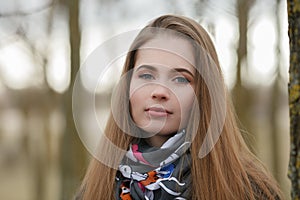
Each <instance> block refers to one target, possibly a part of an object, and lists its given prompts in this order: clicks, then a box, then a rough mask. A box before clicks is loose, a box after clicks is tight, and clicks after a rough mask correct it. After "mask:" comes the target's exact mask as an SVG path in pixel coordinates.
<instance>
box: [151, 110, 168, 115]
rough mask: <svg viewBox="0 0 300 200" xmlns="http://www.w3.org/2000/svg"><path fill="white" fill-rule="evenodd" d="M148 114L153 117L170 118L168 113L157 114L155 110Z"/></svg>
mask: <svg viewBox="0 0 300 200" xmlns="http://www.w3.org/2000/svg"><path fill="white" fill-rule="evenodd" d="M147 112H148V114H149V115H150V116H151V117H167V116H168V113H167V112H157V111H154V110H148V111H147Z"/></svg>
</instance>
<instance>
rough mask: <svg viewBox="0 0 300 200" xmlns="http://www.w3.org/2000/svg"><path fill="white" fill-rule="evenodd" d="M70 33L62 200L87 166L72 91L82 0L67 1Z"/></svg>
mask: <svg viewBox="0 0 300 200" xmlns="http://www.w3.org/2000/svg"><path fill="white" fill-rule="evenodd" d="M66 3H67V4H66V5H67V8H68V14H69V31H70V53H71V54H70V56H71V57H70V59H71V78H70V87H69V89H68V91H67V92H66V93H65V94H64V109H65V115H66V131H65V134H64V136H63V141H62V146H61V149H62V155H61V164H62V165H61V167H62V195H61V199H63V200H66V199H71V198H72V196H74V194H75V191H76V189H77V188H78V187H79V184H80V177H81V176H82V174H83V172H84V167H85V164H86V153H85V149H84V148H83V145H82V143H81V141H80V138H79V136H78V134H77V131H76V127H75V124H74V120H73V114H72V89H73V85H74V81H75V78H76V73H77V72H78V70H79V66H80V38H81V33H80V27H79V5H80V0H67V2H66Z"/></svg>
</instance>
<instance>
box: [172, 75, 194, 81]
mask: <svg viewBox="0 0 300 200" xmlns="http://www.w3.org/2000/svg"><path fill="white" fill-rule="evenodd" d="M174 80H177V81H176V82H177V83H190V82H191V81H190V80H189V79H187V78H185V77H181V76H180V77H176V78H175V79H174Z"/></svg>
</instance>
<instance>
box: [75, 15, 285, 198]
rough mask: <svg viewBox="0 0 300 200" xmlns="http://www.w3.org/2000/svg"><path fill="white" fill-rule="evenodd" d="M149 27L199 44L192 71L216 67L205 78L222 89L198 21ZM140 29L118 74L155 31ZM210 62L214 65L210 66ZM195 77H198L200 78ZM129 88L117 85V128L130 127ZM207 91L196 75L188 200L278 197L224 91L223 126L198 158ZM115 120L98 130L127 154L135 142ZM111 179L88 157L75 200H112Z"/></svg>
mask: <svg viewBox="0 0 300 200" xmlns="http://www.w3.org/2000/svg"><path fill="white" fill-rule="evenodd" d="M149 27H153V28H164V29H169V30H173V31H175V32H178V33H180V34H183V35H185V36H186V37H188V38H190V39H192V40H193V41H195V42H196V43H197V44H198V45H200V46H201V47H202V48H203V49H204V50H205V51H206V54H207V55H208V56H207V55H204V54H203V53H201V52H200V51H196V50H195V52H194V55H195V58H196V68H200V67H202V68H209V67H214V68H216V70H214V72H216V73H217V74H213V75H210V76H211V77H213V78H216V79H218V80H219V81H220V82H221V83H222V87H224V91H226V89H225V84H224V81H223V80H222V78H220V77H223V76H222V72H221V69H220V65H219V61H218V57H217V53H216V50H215V48H214V45H213V43H212V41H211V39H210V37H209V35H208V34H207V32H206V31H205V30H204V29H203V28H202V27H201V26H200V25H199V24H198V23H196V22H195V21H194V20H192V19H189V18H186V17H182V16H175V15H164V16H161V17H158V18H156V19H155V20H153V21H152V22H151V23H150V24H149V25H147V26H146V27H145V29H146V28H149ZM145 29H143V30H142V31H141V32H140V34H139V35H138V36H137V37H136V39H135V41H134V42H133V44H132V46H131V48H130V51H129V52H128V54H127V57H126V61H125V64H124V69H123V74H125V73H127V72H129V71H130V70H131V69H132V68H133V66H134V63H135V59H136V53H137V50H138V48H139V47H140V46H141V45H143V44H144V43H145V42H147V41H148V40H149V39H151V37H152V38H153V37H155V34H156V33H155V32H153V33H152V35H151V34H150V35H149V34H143V31H144V30H145ZM208 57H209V58H208ZM210 59H212V61H213V63H214V64H211V62H210ZM201 75H202V76H203V74H201ZM129 84H130V76H129V78H128V79H126V80H125V82H124V84H122V87H123V88H121V89H120V90H119V94H118V95H119V96H120V97H122V98H119V102H118V103H117V104H116V106H118V108H117V109H119V110H121V111H122V116H121V115H120V116H117V117H119V118H122V119H121V121H122V124H123V125H124V126H127V127H131V126H130V124H131V123H132V122H131V117H130V109H129V106H128V102H129V94H128V87H129ZM209 92H211V91H209V90H208V88H207V85H206V84H205V81H204V79H203V78H201V76H200V75H199V76H198V79H197V80H196V88H195V94H196V96H197V98H198V104H199V105H197V106H199V110H200V111H201V112H200V113H195V114H198V115H200V116H199V117H200V119H201V120H199V119H198V118H191V119H190V121H189V125H188V127H189V128H188V132H189V131H192V132H193V134H194V135H195V137H194V139H193V140H192V144H191V147H190V152H191V158H192V162H191V166H190V167H191V175H192V176H191V177H192V189H191V192H192V195H191V196H192V199H197V200H199V199H205V200H206V199H230V200H231V199H249V200H254V199H262V198H264V199H282V195H281V192H280V190H279V188H278V186H277V184H276V182H275V181H274V180H273V178H272V176H271V175H270V174H268V172H267V171H266V170H265V168H264V167H263V165H262V164H261V163H260V162H259V161H258V160H257V158H256V157H255V156H254V155H253V154H252V153H251V152H250V151H249V149H248V147H247V146H246V144H245V142H244V141H243V138H242V137H241V133H240V130H239V128H238V126H237V124H236V116H235V113H234V110H233V108H232V105H231V101H230V98H229V95H228V94H227V92H225V93H224V94H225V101H226V103H225V104H226V111H225V116H224V117H225V123H224V126H223V129H222V132H221V134H220V137H219V138H218V140H217V142H216V144H215V145H214V148H213V149H212V150H211V151H210V152H209V153H208V154H207V155H206V156H205V157H203V158H201V159H200V158H199V157H198V155H199V151H200V147H201V144H202V143H203V141H204V138H205V133H206V132H207V129H208V127H209V123H210V118H211V115H212V113H211V106H212V105H211V99H210V95H209ZM220 109H224V108H220ZM116 120H120V119H116V118H115V117H113V115H112V114H111V115H110V117H109V120H108V122H107V125H106V128H105V131H104V132H105V135H106V137H107V138H108V139H109V140H110V141H111V142H112V143H113V144H114V145H116V146H117V147H119V148H121V149H123V150H127V149H128V147H129V144H130V143H131V142H132V140H133V139H135V138H134V137H133V136H130V135H128V134H126V133H124V131H123V130H124V129H121V128H120V127H119V126H118V124H117V123H116ZM99 148H100V150H99V151H101V152H104V153H105V154H107V155H110V153H112V152H110V151H113V150H112V149H111V148H109V145H108V144H107V143H105V142H103V143H101V145H99ZM111 159H114V158H111ZM115 162H118V160H117V161H115ZM115 176H116V169H113V168H110V167H108V166H106V165H105V164H103V163H101V162H100V161H98V160H97V159H96V158H93V159H92V160H91V162H90V165H89V168H88V170H87V173H86V175H85V178H84V180H83V182H82V185H81V187H80V189H79V191H78V194H77V198H78V199H84V200H89V199H93V200H102V199H103V200H107V199H115V198H116V197H115V193H116V191H115V190H116V189H115V185H114V184H115Z"/></svg>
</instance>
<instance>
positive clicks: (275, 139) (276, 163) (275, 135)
mask: <svg viewBox="0 0 300 200" xmlns="http://www.w3.org/2000/svg"><path fill="white" fill-rule="evenodd" d="M280 3H281V0H277V1H276V5H275V6H276V9H275V10H274V16H275V20H276V31H275V32H276V35H277V44H276V58H275V61H276V63H277V64H276V71H275V74H276V75H275V76H276V78H275V82H274V84H273V88H272V94H271V100H270V101H271V102H270V112H271V114H270V125H271V127H270V129H271V131H270V132H271V135H272V137H271V138H272V147H271V148H272V153H273V159H272V161H273V163H272V168H273V174H274V176H275V178H276V179H277V181H278V182H280V177H279V175H280V169H281V163H280V141H279V134H280V133H279V131H280V129H279V126H278V123H277V120H276V117H277V114H278V109H280V101H281V99H280V97H281V95H282V94H281V91H280V82H281V81H282V77H281V75H280V66H281V51H280V49H281V48H280V44H281V23H280V20H281V16H280V15H278V13H279V11H280V5H281V4H280Z"/></svg>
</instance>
